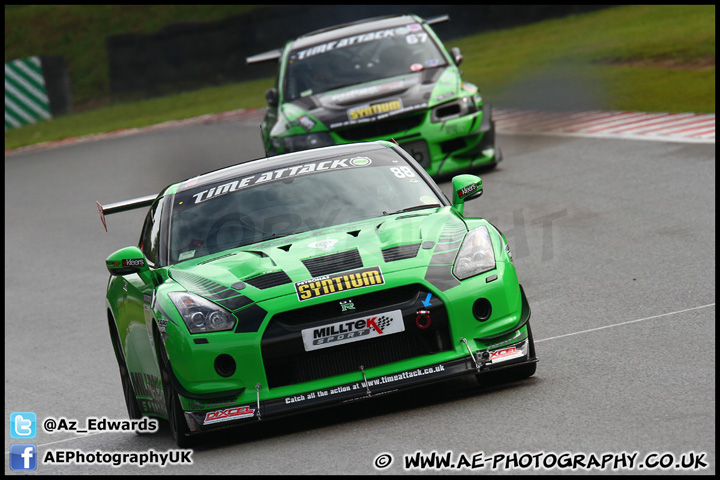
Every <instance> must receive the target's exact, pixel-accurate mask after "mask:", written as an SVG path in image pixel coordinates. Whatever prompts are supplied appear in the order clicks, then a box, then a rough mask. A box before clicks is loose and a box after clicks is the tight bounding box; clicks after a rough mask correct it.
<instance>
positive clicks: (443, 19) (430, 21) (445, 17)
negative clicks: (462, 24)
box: [425, 15, 450, 25]
mask: <svg viewBox="0 0 720 480" xmlns="http://www.w3.org/2000/svg"><path fill="white" fill-rule="evenodd" d="M448 21H450V15H440V16H439V17H433V18H428V19H426V20H425V23H427V24H428V25H435V24H436V23H442V22H448Z"/></svg>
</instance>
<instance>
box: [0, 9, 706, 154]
mask: <svg viewBox="0 0 720 480" xmlns="http://www.w3.org/2000/svg"><path fill="white" fill-rule="evenodd" d="M166 7H167V8H170V7H172V6H166ZM25 8H31V7H25ZM38 8H39V7H38ZM108 8H109V7H108ZM126 8H129V7H126ZM133 8H134V7H133ZM138 8H140V7H138ZM198 8H199V7H198ZM17 10H23V8H18V9H17ZM7 12H8V10H7V9H6V14H7ZM138 28H140V27H138ZM143 28H144V27H143ZM69 31H72V29H70V30H69ZM7 38H8V32H7V30H6V59H7ZM446 46H447V47H448V48H449V47H453V46H459V47H460V48H461V49H462V52H463V56H464V61H463V64H462V66H461V68H462V69H463V71H464V76H465V78H466V79H467V80H468V81H470V82H472V83H475V84H477V85H478V86H479V87H480V91H481V93H482V94H483V96H484V98H485V99H486V100H487V101H489V102H490V103H492V104H494V105H495V106H496V107H508V106H513V107H523V106H525V107H527V108H530V107H537V106H538V105H539V106H540V107H547V108H552V107H557V106H566V107H567V106H574V107H577V108H594V109H607V110H633V111H648V112H695V113H714V112H715V6H714V5H699V6H669V5H668V6H666V5H655V6H644V5H641V6H623V7H614V8H610V9H606V10H601V11H599V12H594V13H590V14H585V15H577V16H570V17H566V18H564V19H556V20H549V21H544V22H540V23H536V24H533V25H529V26H525V27H519V28H513V29H507V30H501V31H496V32H488V33H483V34H479V35H473V36H470V37H466V38H462V39H456V40H451V41H448V42H446ZM99 61H100V60H97V61H96V62H95V63H96V64H97V62H99ZM270 86H272V79H270V78H268V79H263V80H257V81H253V82H248V83H243V84H234V85H228V86H225V87H218V88H207V89H204V90H200V91H195V92H188V93H184V94H180V95H169V96H166V97H161V98H155V99H151V100H145V101H138V102H132V103H118V104H113V105H110V106H108V107H104V108H98V109H96V110H91V111H86V112H82V113H77V114H73V115H70V116H67V117H64V118H58V119H55V120H52V121H48V122H42V123H38V124H35V125H30V126H26V127H22V128H18V129H14V130H10V131H8V132H6V133H5V149H6V150H8V149H12V148H17V147H20V146H24V145H29V144H33V143H38V142H42V141H48V140H56V139H61V138H66V137H73V136H81V135H88V134H91V133H99V132H108V131H114V130H118V129H121V128H136V127H142V126H146V125H151V124H155V123H160V122H164V121H168V120H179V119H183V118H189V117H193V116H198V115H203V114H206V113H217V112H222V111H229V110H235V109H239V108H258V107H264V106H265V100H264V91H265V89H267V88H269V87H270ZM73 89H75V85H73ZM563 102H564V103H565V105H562V104H563Z"/></svg>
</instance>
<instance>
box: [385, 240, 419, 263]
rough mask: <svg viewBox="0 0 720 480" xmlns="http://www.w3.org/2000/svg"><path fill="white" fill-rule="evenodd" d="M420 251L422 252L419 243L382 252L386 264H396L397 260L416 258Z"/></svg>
mask: <svg viewBox="0 0 720 480" xmlns="http://www.w3.org/2000/svg"><path fill="white" fill-rule="evenodd" d="M418 250H420V244H419V243H414V244H411V245H398V246H397V247H390V248H386V249H384V250H383V251H382V254H383V260H385V261H386V262H394V261H396V260H405V259H406V258H415V257H416V256H417V253H418Z"/></svg>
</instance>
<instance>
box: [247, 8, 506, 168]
mask: <svg viewBox="0 0 720 480" xmlns="http://www.w3.org/2000/svg"><path fill="white" fill-rule="evenodd" d="M448 19H449V18H448V17H447V16H443V17H438V18H434V19H429V20H427V21H425V20H423V19H421V18H420V17H417V16H415V15H396V16H389V17H380V18H373V19H368V20H363V21H358V22H354V23H350V24H344V25H339V26H335V27H332V28H327V29H324V30H320V31H316V32H312V33H309V34H307V35H304V36H302V37H300V38H297V39H295V40H292V41H290V42H288V43H287V44H286V45H285V47H284V48H283V49H277V50H272V51H269V52H265V53H261V54H258V55H255V56H252V57H249V58H247V62H248V63H259V62H267V61H278V63H279V72H278V76H277V79H276V85H275V87H274V88H271V89H269V90H268V91H267V93H266V99H267V102H268V110H267V114H266V116H265V118H264V120H263V123H262V125H261V131H262V137H263V142H264V144H265V150H266V152H268V154H270V155H274V154H280V153H287V152H295V151H298V150H305V149H309V148H316V147H323V146H328V145H337V144H345V143H352V142H358V141H372V140H394V141H395V142H397V143H398V144H400V145H401V146H402V147H403V148H404V149H405V150H406V151H408V152H409V153H410V154H411V155H412V156H413V157H414V158H415V160H417V162H418V163H420V165H422V166H423V167H424V168H425V170H427V171H428V173H430V175H432V176H433V177H436V178H438V177H443V176H447V175H451V174H455V173H459V172H469V171H473V170H477V169H478V168H479V167H488V168H492V167H494V166H495V165H497V163H498V162H499V161H500V160H501V159H502V155H501V152H500V150H499V149H498V148H497V147H496V145H495V124H494V121H493V120H492V112H491V107H490V105H489V104H487V103H485V102H484V101H483V99H482V97H481V95H480V93H479V92H478V88H477V87H476V86H475V85H472V84H470V83H467V82H465V81H464V80H463V78H462V77H461V72H460V71H459V70H458V66H459V65H460V63H461V61H462V55H461V53H460V50H459V49H458V48H457V47H456V48H452V49H451V50H450V52H449V53H448V51H447V50H446V49H445V48H444V46H443V44H442V42H441V41H440V40H439V39H438V37H437V35H436V34H435V32H434V31H433V30H432V29H431V28H430V25H431V24H435V23H438V22H442V21H445V20H448Z"/></svg>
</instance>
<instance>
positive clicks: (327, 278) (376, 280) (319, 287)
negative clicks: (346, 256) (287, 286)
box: [295, 267, 385, 302]
mask: <svg viewBox="0 0 720 480" xmlns="http://www.w3.org/2000/svg"><path fill="white" fill-rule="evenodd" d="M384 283H385V278H384V277H383V274H382V270H380V267H368V268H359V269H357V270H348V271H346V272H341V273H333V274H332V275H322V276H320V277H315V278H311V279H309V280H303V281H302V282H297V283H296V284H295V292H296V293H297V296H298V300H300V301H301V302H302V301H303V300H309V299H311V298H316V297H322V296H323V295H330V294H331V293H337V292H344V291H346V290H353V289H355V288H364V287H371V286H373V285H383V284H384Z"/></svg>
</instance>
